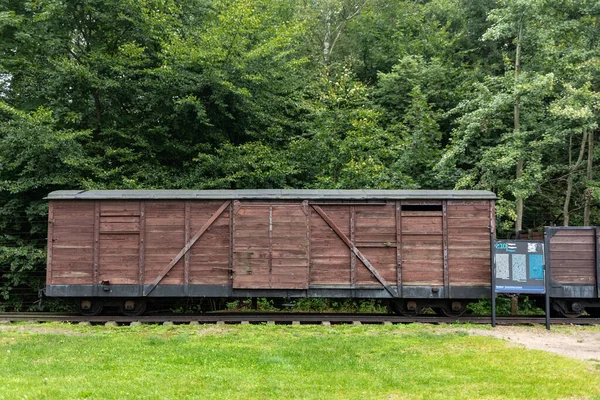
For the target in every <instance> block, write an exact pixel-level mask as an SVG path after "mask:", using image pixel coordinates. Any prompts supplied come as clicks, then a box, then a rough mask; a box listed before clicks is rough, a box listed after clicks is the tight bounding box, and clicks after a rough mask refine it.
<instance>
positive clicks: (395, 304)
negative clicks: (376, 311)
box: [388, 300, 423, 316]
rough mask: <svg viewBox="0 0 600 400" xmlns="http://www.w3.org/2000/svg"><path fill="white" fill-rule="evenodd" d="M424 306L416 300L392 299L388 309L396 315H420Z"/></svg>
mask: <svg viewBox="0 0 600 400" xmlns="http://www.w3.org/2000/svg"><path fill="white" fill-rule="evenodd" d="M422 309H423V307H422V306H421V305H420V304H418V303H417V302H416V301H414V300H390V302H389V303H388V310H390V312H393V313H394V314H396V315H406V316H411V315H418V314H419V313H420V312H421V310H422Z"/></svg>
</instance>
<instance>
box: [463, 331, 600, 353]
mask: <svg viewBox="0 0 600 400" xmlns="http://www.w3.org/2000/svg"><path fill="white" fill-rule="evenodd" d="M467 332H468V333H469V334H470V335H480V336H490V337H495V338H499V339H504V340H507V341H509V342H511V343H515V344H518V345H521V346H523V347H525V348H528V349H535V350H545V351H549V352H552V353H557V354H561V355H563V356H567V357H573V358H577V359H580V360H590V361H595V362H600V331H593V330H585V329H583V328H579V327H573V328H572V329H571V328H569V329H568V330H565V329H564V328H562V329H560V330H551V331H548V330H546V329H545V328H538V327H535V328H532V327H520V326H498V327H496V328H494V329H468V330H467Z"/></svg>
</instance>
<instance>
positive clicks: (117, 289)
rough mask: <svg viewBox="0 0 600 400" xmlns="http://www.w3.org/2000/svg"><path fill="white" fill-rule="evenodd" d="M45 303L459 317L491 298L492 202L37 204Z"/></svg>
mask: <svg viewBox="0 0 600 400" xmlns="http://www.w3.org/2000/svg"><path fill="white" fill-rule="evenodd" d="M47 198H48V200H49V229H48V268H47V285H46V295H48V296H53V297H63V298H65V297H68V298H73V299H75V300H76V301H77V304H78V305H79V307H80V309H81V311H82V312H85V313H96V312H99V310H101V307H102V306H104V305H111V306H119V307H120V308H121V311H122V312H124V313H128V314H137V313H141V312H143V311H144V308H145V305H146V302H147V301H148V300H151V299H156V298H165V297H168V298H176V297H218V298H232V297H243V298H247V297H282V298H288V297H289V298H294V297H324V298H371V299H389V300H390V304H391V306H392V307H393V308H394V309H395V310H396V311H398V312H418V311H419V310H420V309H421V308H423V307H435V308H437V309H440V310H443V311H445V312H446V313H460V312H462V311H463V310H464V307H465V305H466V304H467V302H468V301H471V300H475V299H479V298H485V297H487V298H489V297H490V273H491V272H490V259H491V254H490V252H491V243H490V241H491V240H493V235H494V231H495V225H494V221H495V215H494V202H495V198H496V197H495V195H494V194H493V193H491V192H487V191H423V190H208V191H194V190H114V191H102V190H98V191H57V192H52V193H50V194H49V195H48V197H47Z"/></svg>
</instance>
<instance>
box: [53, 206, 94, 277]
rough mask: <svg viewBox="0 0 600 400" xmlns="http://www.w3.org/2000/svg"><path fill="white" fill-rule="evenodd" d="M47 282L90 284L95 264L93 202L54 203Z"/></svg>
mask: <svg viewBox="0 0 600 400" xmlns="http://www.w3.org/2000/svg"><path fill="white" fill-rule="evenodd" d="M50 208H51V210H52V214H51V216H50V219H49V221H48V223H49V225H50V226H51V229H49V230H48V232H49V234H50V235H51V236H50V237H49V238H48V243H49V247H48V252H49V254H51V257H49V264H48V271H47V283H48V284H51V285H52V284H54V285H57V284H89V283H91V282H92V279H93V263H94V245H93V243H94V202H93V201H60V202H57V201H55V202H51V205H50Z"/></svg>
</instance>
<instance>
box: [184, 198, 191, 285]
mask: <svg viewBox="0 0 600 400" xmlns="http://www.w3.org/2000/svg"><path fill="white" fill-rule="evenodd" d="M191 208H192V205H191V202H190V201H189V200H186V202H185V212H184V220H185V221H184V231H185V232H184V236H185V239H184V242H185V243H187V242H189V241H190V234H191V230H192V213H191ZM189 294H190V252H189V251H188V252H187V253H185V257H184V259H183V295H184V296H186V297H187V296H189Z"/></svg>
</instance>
